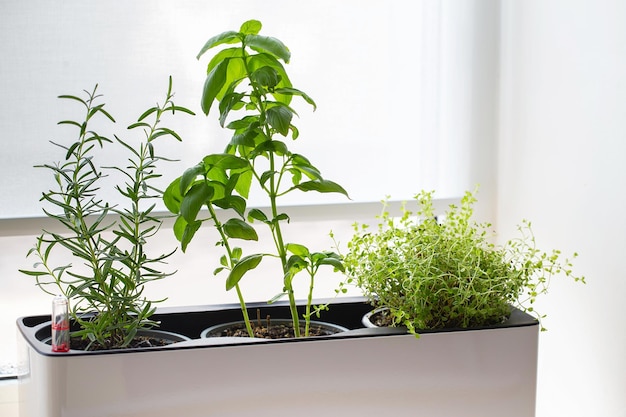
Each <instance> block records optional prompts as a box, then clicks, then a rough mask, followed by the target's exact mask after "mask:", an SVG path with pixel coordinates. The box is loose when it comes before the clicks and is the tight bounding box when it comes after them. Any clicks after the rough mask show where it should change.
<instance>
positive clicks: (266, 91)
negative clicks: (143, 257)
mask: <svg viewBox="0 0 626 417" xmlns="http://www.w3.org/2000/svg"><path fill="white" fill-rule="evenodd" d="M261 26H262V25H261V22H259V21H257V20H250V21H247V22H245V23H244V24H243V25H242V26H241V28H240V29H239V31H228V32H224V33H221V34H219V35H217V36H214V37H212V38H211V39H209V40H208V41H207V42H206V44H205V45H204V47H203V48H202V49H201V51H200V53H199V54H198V58H200V57H201V56H203V55H204V54H205V53H206V52H207V51H209V50H210V49H212V48H214V47H217V46H225V48H223V49H221V50H220V51H219V52H216V53H215V54H214V55H213V57H212V58H211V60H210V61H209V64H208V67H207V78H206V81H205V84H204V88H203V91H202V110H203V111H204V113H205V114H207V115H208V114H209V112H210V111H212V110H213V109H214V108H215V106H214V104H215V103H216V102H217V109H216V110H217V112H219V123H220V125H221V126H222V127H224V128H226V129H228V130H231V131H232V138H231V139H230V142H229V143H228V145H227V146H226V148H225V150H224V152H223V153H218V154H211V155H207V156H205V157H204V158H203V160H202V161H201V162H200V163H199V164H197V165H195V166H193V167H191V168H189V169H188V170H186V171H185V172H184V173H183V175H182V176H181V177H180V178H178V179H176V180H175V181H174V182H173V183H172V184H171V185H170V186H169V187H168V189H167V190H166V192H165V195H164V200H165V204H166V206H167V207H168V208H169V210H170V211H171V212H172V213H175V214H177V215H178V219H177V221H176V224H175V226H174V232H175V234H176V237H177V238H178V240H179V241H180V242H181V246H182V249H183V251H184V250H185V249H186V247H187V245H188V244H189V243H190V242H191V240H192V239H193V237H194V235H195V233H196V232H197V231H198V229H199V228H200V226H201V224H202V223H203V222H205V221H208V222H209V224H211V225H212V226H214V227H215V228H216V229H217V231H218V232H219V236H220V237H219V241H218V242H217V243H218V245H219V246H221V247H223V249H224V251H225V254H224V256H222V258H221V266H220V267H219V268H218V269H217V270H216V271H215V273H216V274H217V273H220V272H222V271H225V272H227V274H228V275H227V278H226V289H227V290H231V289H235V291H236V292H237V295H238V298H239V301H240V304H241V309H242V313H243V317H244V321H245V322H246V324H247V329H248V333H249V334H250V335H252V328H251V326H250V320H249V318H248V314H247V310H246V305H245V301H244V297H243V295H242V292H241V288H240V281H241V279H242V278H243V277H244V276H245V275H246V274H247V273H248V272H249V271H251V270H253V269H255V268H257V266H258V265H259V264H260V263H261V262H262V260H263V259H264V258H266V257H275V258H279V259H280V263H281V266H282V269H281V271H280V272H279V273H278V274H277V276H278V277H279V282H280V283H281V287H282V290H281V291H279V294H278V295H277V296H276V297H275V298H274V299H273V300H276V299H278V298H280V297H282V296H287V297H288V299H289V304H290V307H291V315H292V320H293V324H294V330H295V333H296V336H301V334H300V333H301V332H300V325H299V317H298V312H297V310H296V298H295V294H294V289H293V285H292V281H293V279H294V276H295V275H296V274H297V273H298V272H299V271H303V270H306V271H308V274H309V277H310V280H311V282H313V281H314V276H315V273H316V272H317V270H318V268H319V267H320V266H322V265H329V266H332V267H334V268H336V269H340V270H343V266H342V264H341V261H340V258H339V256H338V255H336V254H335V253H332V252H314V251H311V250H310V249H309V248H307V247H306V246H305V245H303V244H301V243H290V242H285V241H284V238H283V231H282V228H283V225H284V224H285V223H288V222H289V216H288V215H287V214H286V213H285V212H284V211H283V210H281V209H279V204H278V202H279V199H280V197H282V196H285V195H286V194H289V193H292V192H295V191H304V192H308V191H316V192H320V193H341V194H344V195H346V196H347V193H346V191H345V190H344V189H343V188H342V187H341V186H340V185H339V184H337V183H335V182H332V181H329V180H326V179H324V178H323V177H322V175H321V173H320V171H319V170H318V169H317V168H316V167H315V166H314V165H313V164H312V163H311V162H310V161H309V159H308V158H306V157H305V156H304V155H301V154H298V153H293V152H291V151H290V150H289V148H288V145H287V143H286V142H285V141H283V140H281V138H286V137H288V136H291V139H294V140H295V139H297V138H298V135H299V131H298V129H297V128H296V126H295V125H294V124H293V118H294V116H295V115H296V112H295V110H294V108H293V107H292V106H291V101H292V98H293V97H294V96H295V97H299V98H300V99H303V100H304V102H306V103H308V104H309V105H311V106H312V107H313V109H315V106H316V105H315V102H314V101H313V99H312V98H311V97H309V96H308V95H307V94H305V93H304V92H302V91H300V90H298V89H296V88H294V87H293V86H292V84H291V81H290V79H289V77H288V75H287V72H286V71H285V68H284V66H283V63H285V64H287V63H288V62H289V59H290V57H291V53H290V51H289V49H288V48H287V47H286V46H285V45H284V44H283V43H282V42H281V41H280V40H278V39H276V38H273V37H268V36H262V35H259V32H260V30H261ZM253 184H255V185H256V186H257V187H258V188H259V189H260V190H261V192H262V193H263V194H264V195H265V196H267V205H268V207H269V208H268V209H267V210H261V209H259V208H251V209H250V208H248V207H247V201H248V196H249V193H250V190H251V187H252V186H253ZM202 208H206V210H207V215H204V214H201V209H202ZM217 209H222V210H224V212H226V213H230V214H227V216H232V217H231V218H230V219H228V220H227V221H225V222H222V221H220V218H219V217H218V214H217ZM255 222H256V223H260V224H262V225H264V226H265V227H268V228H269V230H270V232H271V235H272V238H273V243H274V246H275V248H276V252H275V253H255V254H249V255H244V254H243V250H242V249H241V248H239V247H237V246H235V244H236V243H234V242H235V241H237V240H247V241H257V240H258V234H257V232H256V230H255V228H254V224H253V223H255ZM311 293H312V286H311V290H310V292H309V296H308V298H307V299H308V300H311ZM273 300H272V301H273ZM310 307H311V306H310V301H309V304H308V305H307V313H306V314H305V315H304V319H305V321H306V323H307V324H308V321H309V318H310V316H311V314H312V313H311V308H310ZM318 312H319V310H318ZM307 328H308V326H307ZM305 334H306V331H305Z"/></svg>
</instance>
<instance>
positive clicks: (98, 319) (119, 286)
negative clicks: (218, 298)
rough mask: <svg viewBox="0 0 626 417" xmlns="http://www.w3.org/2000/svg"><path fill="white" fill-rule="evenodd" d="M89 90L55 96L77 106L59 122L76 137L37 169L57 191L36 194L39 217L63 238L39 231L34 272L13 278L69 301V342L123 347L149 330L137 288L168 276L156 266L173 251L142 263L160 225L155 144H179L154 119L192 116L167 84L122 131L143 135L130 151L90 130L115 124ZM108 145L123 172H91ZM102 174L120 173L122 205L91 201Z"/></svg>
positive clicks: (147, 304) (148, 307) (148, 305)
mask: <svg viewBox="0 0 626 417" xmlns="http://www.w3.org/2000/svg"><path fill="white" fill-rule="evenodd" d="M97 88H98V86H97V85H96V86H95V87H94V89H93V90H92V91H91V92H88V91H85V97H84V98H82V97H79V96H74V95H63V96H60V98H62V99H66V100H71V101H73V102H76V103H79V104H80V105H81V107H83V111H84V119H83V120H82V121H74V120H64V121H61V122H60V123H59V124H63V125H69V126H73V127H75V128H76V130H77V138H76V139H74V140H73V141H72V142H71V143H70V144H69V145H64V144H61V143H55V142H52V143H53V144H54V145H55V146H56V147H58V148H60V149H62V150H63V152H64V154H65V159H64V160H63V161H62V162H60V163H57V164H45V165H41V166H39V167H42V168H45V169H47V170H49V171H50V172H51V174H52V175H53V177H54V179H55V182H56V186H57V187H56V188H55V189H52V190H49V191H47V192H44V193H43V196H42V200H43V201H45V202H47V203H49V204H50V205H51V206H52V208H50V209H44V212H45V213H46V215H47V216H48V217H50V218H52V219H54V220H56V221H58V223H59V224H60V225H61V226H62V228H63V230H64V231H63V232H61V233H57V232H52V231H43V233H42V234H41V235H40V236H39V237H38V239H37V241H36V244H35V246H34V248H32V249H31V250H30V251H29V252H28V255H29V256H30V255H33V256H35V257H36V258H37V259H38V262H37V263H36V264H35V269H32V270H21V272H23V273H25V274H27V275H30V276H33V277H35V279H36V283H37V285H38V286H39V287H40V288H41V289H42V290H44V291H45V292H47V293H49V294H52V295H54V294H56V293H58V292H61V293H62V294H64V295H65V296H67V297H68V298H69V299H70V303H71V316H72V318H73V320H74V321H75V322H76V323H78V324H79V326H80V329H79V330H77V331H75V332H73V336H80V337H81V338H83V339H86V340H87V341H88V346H87V349H111V348H121V347H126V346H128V345H129V343H131V341H132V340H133V338H134V337H135V336H136V334H137V332H138V331H139V330H140V329H147V328H151V327H154V326H156V325H157V323H155V322H154V321H152V320H151V319H150V317H151V315H152V314H153V313H154V311H155V307H154V301H151V300H148V299H146V298H145V297H144V295H143V290H144V285H145V284H147V283H148V282H151V281H154V280H159V279H162V278H165V277H167V276H169V275H171V274H172V273H171V272H162V271H161V270H160V265H161V264H163V263H164V262H165V260H166V259H167V258H168V257H169V256H170V255H171V254H172V253H173V251H172V252H170V253H166V254H161V255H157V256H150V255H149V254H148V251H147V250H146V244H147V242H148V241H149V240H150V239H151V238H153V237H154V236H155V235H156V233H157V231H158V230H159V228H160V226H161V218H159V217H158V216H157V215H155V214H154V213H153V210H154V208H155V203H154V201H155V199H157V198H160V197H161V194H162V193H161V192H160V191H159V190H158V189H157V188H155V187H154V185H153V182H154V180H155V179H157V178H158V177H160V174H159V173H158V172H157V164H158V163H159V162H161V161H164V160H165V158H163V157H161V156H158V155H157V153H156V151H155V140H156V139H157V138H159V137H162V136H170V137H173V138H175V139H177V140H179V141H180V140H181V138H180V136H179V135H178V134H177V133H176V132H174V131H173V130H171V129H169V128H167V127H163V126H161V118H162V117H163V116H164V115H165V114H166V113H167V112H171V113H175V112H176V111H178V112H183V113H189V114H193V112H191V111H190V110H188V109H186V108H184V107H180V106H176V105H175V104H174V102H173V101H172V98H173V93H172V80H171V78H170V80H169V85H168V89H167V94H166V98H165V101H164V103H163V104H160V105H159V104H157V105H156V106H155V107H151V108H150V109H148V110H147V111H145V112H144V113H143V114H142V115H141V116H140V117H139V119H138V121H137V122H136V123H133V124H132V125H130V126H129V127H128V129H131V130H142V131H143V135H144V139H143V140H142V141H141V142H140V143H139V145H138V146H133V145H132V144H131V143H130V142H127V141H124V140H122V139H120V138H119V137H117V136H115V140H112V139H110V138H108V137H106V136H103V135H101V134H99V133H97V132H96V131H95V130H92V128H91V126H92V124H93V123H94V122H95V121H96V120H97V119H101V120H104V121H109V122H115V119H114V118H113V116H112V115H111V114H110V113H109V112H108V111H107V110H105V108H104V107H105V104H104V103H101V102H100V98H101V96H100V95H99V94H97ZM111 144H117V145H118V146H119V147H120V149H122V150H123V151H125V152H126V153H127V154H128V155H129V156H128V159H126V158H124V159H122V161H127V162H122V164H127V165H121V164H120V165H117V166H112V167H109V168H102V167H100V166H98V165H97V159H98V156H99V155H98V152H99V151H100V150H101V149H103V148H104V147H105V146H112V145H111ZM103 169H108V170H110V171H114V172H117V173H119V174H121V176H122V178H123V181H122V183H121V184H118V185H117V186H116V189H117V191H118V192H119V193H120V194H121V196H122V197H123V200H124V201H127V202H128V205H127V206H114V205H110V204H109V203H107V202H104V201H103V200H102V199H100V198H99V197H98V194H99V191H100V184H101V182H102V181H101V180H102V179H103V178H104V177H105V176H106V174H104V173H103ZM57 250H61V251H65V252H66V253H69V254H71V255H72V256H73V257H75V258H77V260H79V261H80V262H81V263H82V265H73V264H66V265H60V266H57V265H56V264H55V260H54V259H55V257H54V255H55V254H56V251H57Z"/></svg>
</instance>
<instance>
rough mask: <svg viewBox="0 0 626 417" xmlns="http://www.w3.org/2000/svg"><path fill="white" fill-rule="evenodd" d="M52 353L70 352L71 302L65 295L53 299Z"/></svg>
mask: <svg viewBox="0 0 626 417" xmlns="http://www.w3.org/2000/svg"><path fill="white" fill-rule="evenodd" d="M51 344H52V351H53V352H68V351H69V350H70V315H69V301H68V299H67V297H65V296H64V295H57V296H55V297H54V298H53V299H52V343H51Z"/></svg>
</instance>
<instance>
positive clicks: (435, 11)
mask: <svg viewBox="0 0 626 417" xmlns="http://www.w3.org/2000/svg"><path fill="white" fill-rule="evenodd" d="M2 9H3V10H2V11H3V13H2V14H1V16H0V21H1V24H0V36H1V37H2V39H3V43H2V44H0V52H1V53H2V56H3V60H2V62H1V63H0V68H1V72H2V78H1V79H0V83H1V85H2V91H3V100H1V101H0V132H1V133H0V134H1V135H2V138H3V140H2V144H3V152H2V153H0V187H1V189H2V193H0V226H2V229H1V230H0V253H1V254H0V257H2V258H5V257H6V258H5V259H2V261H1V262H0V272H1V273H2V276H3V277H4V279H3V280H2V282H0V312H1V313H2V314H1V316H2V317H3V320H4V318H5V317H6V318H7V319H8V320H7V321H3V322H2V323H0V326H1V327H0V331H1V332H2V334H8V335H12V334H13V333H14V330H13V326H14V319H15V317H16V314H17V315H20V314H21V313H17V312H18V311H20V307H19V306H23V305H25V304H24V302H25V301H22V300H35V301H34V303H35V304H36V305H37V306H40V308H42V309H47V304H46V303H47V301H45V299H44V298H37V296H38V295H40V294H36V295H32V294H35V293H38V291H37V290H36V289H34V288H32V282H30V283H28V284H25V283H24V282H25V281H24V280H25V279H26V280H27V278H25V277H22V276H20V274H19V273H18V272H17V269H18V268H19V267H23V266H24V263H25V262H26V261H25V260H24V261H23V262H22V260H23V256H24V255H25V253H26V251H27V250H28V248H30V246H31V245H32V243H33V239H34V236H33V235H36V234H37V233H38V230H39V229H41V226H42V225H44V224H45V220H43V219H41V208H40V204H39V202H38V199H39V196H40V193H41V191H42V190H44V189H47V188H48V186H49V181H50V179H49V178H48V176H49V173H48V172H46V171H45V170H36V169H34V168H32V167H33V166H34V165H36V164H41V163H46V162H54V161H56V160H58V158H59V157H60V156H61V155H58V154H55V153H54V152H55V148H54V147H52V146H51V145H49V144H48V141H49V140H54V139H57V140H63V139H62V136H63V135H65V134H66V132H67V131H66V130H64V128H63V127H58V126H57V122H58V121H59V120H62V119H68V118H73V117H78V116H76V115H77V113H76V112H77V111H78V109H77V108H76V107H73V106H71V105H70V104H69V103H65V102H61V101H60V100H58V99H57V98H56V97H57V96H58V95H60V94H80V92H81V91H82V89H91V88H93V86H94V85H95V84H96V83H98V84H99V88H98V89H99V92H100V93H102V94H103V95H104V101H105V102H106V103H107V109H109V110H110V111H111V112H112V113H113V115H114V116H115V117H116V119H117V125H118V126H117V130H116V132H120V133H121V134H122V135H126V134H128V133H127V132H125V126H127V125H129V124H130V123H132V122H134V121H135V120H136V118H137V117H138V116H139V114H140V113H141V112H142V111H143V110H145V109H146V108H147V107H148V106H151V105H153V104H154V102H156V101H159V100H161V101H162V97H163V95H164V94H165V90H166V87H167V78H168V76H169V75H171V76H172V77H173V80H174V91H175V92H176V96H175V102H176V103H177V104H180V105H184V106H188V107H191V108H193V109H194V110H195V111H197V113H201V112H200V111H199V104H198V103H199V100H200V86H201V85H202V83H203V80H204V67H205V66H206V63H207V60H206V59H204V60H202V59H201V60H200V61H197V60H195V59H194V57H195V56H196V54H197V52H198V50H199V49H200V47H201V46H202V45H203V44H204V42H205V41H206V40H207V39H208V38H209V37H210V36H212V35H214V34H216V33H218V32H220V31H226V30H231V29H237V28H238V27H239V25H240V24H241V23H242V22H243V21H244V20H247V19H251V18H256V19H259V20H261V21H262V22H263V25H264V28H263V31H262V33H263V34H266V35H269V36H276V37H278V38H280V39H281V40H283V41H284V42H285V43H286V44H287V46H288V47H289V48H290V49H291V51H292V62H291V63H290V64H289V67H288V72H289V73H290V75H291V77H292V81H293V83H294V86H296V87H297V88H300V89H302V90H304V91H305V92H307V93H308V94H310V95H311V96H312V97H313V98H314V99H315V100H316V102H317V105H318V110H317V111H316V112H315V113H312V111H311V109H310V108H307V107H304V106H303V107H302V108H298V112H299V114H300V119H299V120H298V121H297V122H296V125H297V126H298V128H299V129H300V132H301V137H300V138H299V139H298V143H297V144H295V146H297V147H298V149H299V150H300V151H301V152H302V153H303V154H305V155H307V156H309V157H310V158H311V160H312V162H313V163H314V164H315V165H316V166H318V167H319V168H320V170H321V172H322V174H323V175H324V176H325V177H326V178H328V179H331V180H335V181H337V182H339V183H340V184H342V185H343V186H344V187H345V188H346V189H347V190H348V192H349V193H350V195H351V197H352V201H351V202H347V201H346V200H345V198H342V197H341V196H328V197H327V196H323V197H320V196H319V195H308V194H302V195H301V196H300V197H298V199H294V200H290V201H288V202H287V203H288V204H292V205H295V206H300V209H299V210H302V211H303V212H304V213H306V216H305V217H307V220H306V221H305V223H306V222H315V221H316V220H315V218H316V217H315V216H316V215H318V216H321V218H320V219H319V220H318V221H324V222H327V221H328V218H329V217H330V218H331V219H332V216H333V214H332V213H333V211H332V210H330V211H329V209H328V208H325V209H321V208H320V207H317V208H315V206H316V205H318V204H322V203H323V204H340V205H341V204H344V203H348V204H350V205H351V206H350V207H351V208H350V209H349V210H348V211H345V210H346V209H345V207H344V208H340V209H338V211H335V212H341V213H344V214H342V215H338V216H339V217H336V218H335V219H334V220H335V223H337V224H335V227H343V228H344V230H345V231H346V233H348V232H349V230H350V228H349V224H350V223H351V222H352V221H354V219H352V218H351V213H356V214H358V212H359V210H365V209H367V210H369V209H370V207H372V206H371V205H370V203H372V202H378V201H379V200H380V199H381V198H383V197H385V196H386V195H391V197H392V198H393V199H394V200H403V199H410V198H411V197H412V196H413V194H415V193H416V192H417V191H419V190H420V189H422V188H425V189H436V190H437V195H438V197H441V198H444V197H446V198H447V197H453V196H458V195H460V194H461V193H462V192H463V191H464V190H465V189H468V188H472V187H473V185H474V184H475V183H476V182H483V179H484V178H485V177H488V176H487V175H486V174H485V173H484V170H488V169H491V168H490V165H488V164H487V166H486V165H485V164H483V163H482V162H483V161H482V160H479V159H477V157H476V155H475V152H474V151H473V149H474V147H475V146H477V144H478V146H483V147H484V149H490V145H489V141H491V140H492V139H493V138H492V136H490V133H493V132H490V129H491V128H493V126H492V125H491V124H490V121H491V119H490V118H491V116H492V114H491V113H490V111H489V110H490V109H491V107H490V106H492V105H493V103H494V97H495V93H494V91H492V90H491V89H490V88H491V87H489V86H488V87H487V88H486V90H485V89H484V87H485V86H486V85H488V84H489V83H490V82H494V79H493V78H490V77H491V76H493V75H494V74H495V73H496V71H495V65H493V63H494V62H495V60H496V59H497V57H496V55H495V54H496V52H497V42H496V41H493V40H489V38H488V37H487V38H479V37H477V36H476V31H477V30H478V25H481V26H480V30H481V33H487V34H489V33H490V32H489V31H492V30H497V19H495V18H496V17H497V13H498V6H497V5H485V4H480V3H478V2H466V3H465V2H464V3H462V4H461V3H458V2H457V3H454V7H453V2H447V1H420V2H416V1H414V0H397V1H393V2H390V1H384V0H341V1H338V0H322V1H315V2H306V3H305V2H289V1H266V2H259V1H255V0H243V1H238V2H233V3H229V5H228V7H225V6H222V5H221V4H219V3H214V2H207V1H200V0H196V1H185V2H168V1H165V0H138V1H133V2H124V1H121V0H116V1H108V2H89V3H85V2H82V1H79V0H71V1H63V2H54V1H49V0H38V1H30V2H20V1H15V0H13V1H11V2H8V3H5V4H4V5H3V7H2ZM478 9H480V10H478ZM484 12H487V13H484ZM476 57H479V58H476ZM478 88H480V89H481V90H480V91H478ZM478 105H480V106H481V109H483V110H480V111H479V110H477V109H476V108H477V107H478ZM485 109H486V110H485ZM481 112H482V113H481ZM216 119H217V116H215V115H213V114H212V115H211V116H209V118H206V117H204V116H202V115H200V114H199V115H198V116H196V117H195V118H193V120H192V121H189V119H186V120H185V122H184V124H178V125H176V126H175V129H176V130H177V132H179V133H180V134H181V136H183V143H182V144H179V143H173V144H172V145H171V148H170V149H169V151H165V152H164V153H165V154H167V155H169V156H171V157H172V158H175V159H179V160H180V163H175V164H170V165H169V166H167V168H166V169H167V170H168V171H167V172H165V174H164V181H166V182H169V180H171V179H172V178H174V177H176V176H178V175H180V173H181V172H182V170H183V169H184V168H185V167H187V166H189V165H191V164H193V163H194V162H195V161H196V160H197V159H198V156H199V155H204V154H205V153H209V152H212V151H216V150H219V149H222V148H223V146H224V144H225V143H226V140H227V137H228V136H227V133H225V132H222V131H221V129H219V127H218V124H217V120H216ZM65 140H67V139H65ZM481 149H482V148H481ZM111 157H112V158H113V157H115V155H111ZM103 197H104V198H105V199H107V200H109V201H112V200H114V199H115V192H114V191H112V190H111V191H110V194H108V195H104V196H103ZM257 204H260V205H262V204H263V202H261V201H258V202H257ZM307 207H308V208H307ZM336 207H338V206H336ZM342 210H343V211H342ZM374 210H376V209H374ZM316 213H317V214H316ZM342 216H343V217H342ZM22 227H24V228H22ZM330 228H331V227H328V229H329V230H330ZM345 240H347V239H345ZM186 259H189V258H186ZM186 262H187V263H189V261H186ZM194 262H196V261H191V262H190V263H192V264H193V263H194ZM207 270H209V269H207ZM207 275H209V274H207ZM197 279H198V280H202V279H208V278H206V277H200V278H197ZM18 281H19V283H17V282H18ZM260 296H262V295H260ZM204 299H205V300H209V301H212V300H213V298H211V296H207V297H205V298H204ZM12 300H13V301H12ZM15 300H20V302H19V303H17V302H15ZM175 300H176V301H179V300H180V302H186V301H189V300H186V301H185V300H184V299H177V298H175ZM191 302H192V303H193V302H195V299H192V300H191ZM37 312H38V313H41V312H45V311H37ZM11 343H12V342H11ZM4 348H5V347H4V346H2V349H4ZM12 355H13V354H12V346H10V347H9V348H8V350H0V363H1V362H2V361H5V362H6V361H8V362H11V361H12V360H13V359H12V358H13V357H12Z"/></svg>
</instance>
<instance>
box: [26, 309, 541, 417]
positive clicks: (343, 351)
mask: <svg viewBox="0 0 626 417" xmlns="http://www.w3.org/2000/svg"><path fill="white" fill-rule="evenodd" d="M257 308H259V309H260V314H261V317H264V318H265V317H266V316H267V315H270V316H271V317H275V318H281V317H286V316H287V314H288V308H287V307H286V306H285V305H283V304H279V305H272V306H267V305H266V304H259V305H252V306H250V313H251V316H253V317H256V310H257ZM369 310H370V306H369V305H368V304H367V303H366V302H365V300H364V299H361V298H340V299H337V300H334V301H333V304H332V305H331V306H330V311H328V312H325V313H324V314H323V316H322V318H321V319H322V320H323V321H326V322H330V323H335V324H339V325H341V326H344V327H346V328H348V329H349V331H347V332H344V333H340V334H337V335H334V336H323V337H312V338H305V339H298V340H294V339H281V340H273V341H262V342H252V341H251V340H250V339H248V340H244V341H242V343H237V344H229V343H227V342H226V340H223V341H222V340H219V338H212V339H199V336H200V333H201V332H202V330H203V329H204V328H206V327H209V326H211V325H215V324H220V323H224V322H230V321H237V320H240V319H241V312H240V311H239V306H238V305H221V306H206V307H194V308H186V309H182V308H164V309H161V310H159V312H158V314H157V315H156V317H155V319H157V320H160V321H161V323H162V324H161V329H163V330H167V331H173V332H177V333H181V334H183V335H186V336H187V337H189V338H191V339H194V340H191V341H187V342H181V343H177V344H173V345H170V346H168V347H162V348H143V349H129V350H123V351H99V352H83V351H70V352H68V353H53V352H51V349H50V345H48V344H45V343H44V342H42V340H43V339H45V338H46V337H47V336H49V335H50V329H49V325H47V323H46V322H47V321H49V320H50V317H49V316H36V317H24V318H20V319H19V320H18V329H19V332H20V334H21V335H22V338H21V341H20V357H21V360H20V369H19V373H20V374H19V377H18V381H19V409H20V416H21V417H44V416H45V417H87V416H90V417H121V416H124V417H130V416H133V417H139V416H141V417H144V416H145V417H160V416H163V417H165V416H168V417H170V416H185V417H194V416H203V417H204V416H219V417H228V416H251V415H271V416H293V415H298V416H319V415H326V416H344V415H359V416H378V415H381V414H382V415H393V416H417V415H425V416H429V417H437V416H442V417H444V416H445V417H450V416H464V417H471V416H476V417H490V416H493V417H502V416H507V417H532V416H534V415H535V394H536V392H535V391H536V376H537V342H538V334H539V325H538V323H537V321H536V320H534V319H533V318H532V317H530V316H528V315H526V314H524V313H522V312H520V311H518V310H514V312H513V314H512V316H511V319H510V320H509V321H508V322H507V323H505V324H503V325H500V326H494V327H489V328H483V329H472V330H454V331H443V332H427V333H424V334H422V336H421V337H420V338H419V339H416V338H415V337H414V336H412V335H408V334H405V333H403V332H402V331H401V330H399V329H385V328H380V329H365V328H362V326H361V317H362V316H363V315H364V314H365V313H366V312H368V311H369Z"/></svg>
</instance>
